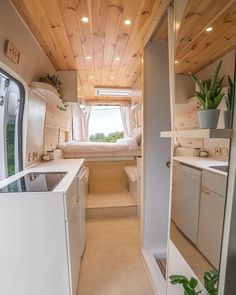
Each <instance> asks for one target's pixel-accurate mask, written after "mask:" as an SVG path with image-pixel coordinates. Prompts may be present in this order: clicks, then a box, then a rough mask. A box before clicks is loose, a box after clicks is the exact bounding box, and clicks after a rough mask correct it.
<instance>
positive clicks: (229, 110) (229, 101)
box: [224, 76, 234, 129]
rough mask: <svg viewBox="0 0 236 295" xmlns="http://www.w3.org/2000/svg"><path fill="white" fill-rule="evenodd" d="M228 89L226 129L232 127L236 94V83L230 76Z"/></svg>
mask: <svg viewBox="0 0 236 295" xmlns="http://www.w3.org/2000/svg"><path fill="white" fill-rule="evenodd" d="M228 82H229V86H228V90H227V93H226V95H225V104H226V107H227V111H224V125H225V128H226V129H229V128H231V118H232V107H233V95H234V84H233V81H232V80H231V78H230V76H228Z"/></svg>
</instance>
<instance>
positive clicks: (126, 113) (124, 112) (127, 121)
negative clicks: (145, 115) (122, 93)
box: [120, 106, 131, 137]
mask: <svg viewBox="0 0 236 295" xmlns="http://www.w3.org/2000/svg"><path fill="white" fill-rule="evenodd" d="M120 113H121V119H122V123H123V127H124V137H127V136H128V135H129V133H130V131H131V107H130V106H121V107H120Z"/></svg>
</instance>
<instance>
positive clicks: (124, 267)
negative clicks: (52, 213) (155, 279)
mask: <svg viewBox="0 0 236 295" xmlns="http://www.w3.org/2000/svg"><path fill="white" fill-rule="evenodd" d="M152 294H153V293H152V289H151V285H150V282H149V279H148V277H147V274H146V272H145V269H144V266H143V263H142V260H141V253H140V225H139V222H138V219H137V217H125V218H124V217H123V218H108V219H99V220H89V221H88V223H87V244H86V249H85V253H84V257H83V260H82V265H81V273H80V279H79V288H78V293H77V295H152Z"/></svg>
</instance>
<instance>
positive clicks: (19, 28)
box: [0, 0, 55, 85]
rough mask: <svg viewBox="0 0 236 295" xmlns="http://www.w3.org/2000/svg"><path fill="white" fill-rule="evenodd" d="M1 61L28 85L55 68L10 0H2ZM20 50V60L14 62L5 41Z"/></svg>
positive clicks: (0, 13) (0, 19)
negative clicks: (8, 41) (8, 53)
mask: <svg viewBox="0 0 236 295" xmlns="http://www.w3.org/2000/svg"><path fill="white" fill-rule="evenodd" d="M0 28H1V30H0V44H1V46H0V61H2V62H3V63H4V64H5V65H7V66H8V67H10V68H11V69H12V70H13V71H14V72H15V73H17V74H18V75H19V76H20V77H21V78H22V79H23V80H24V81H25V82H26V83H27V84H28V85H29V84H30V83H31V81H33V80H34V81H37V80H38V78H39V77H40V76H41V75H42V74H45V73H50V72H54V71H55V69H54V67H53V65H52V64H51V62H50V61H49V59H48V57H47V56H46V54H45V53H44V51H43V49H42V48H41V47H40V45H39V44H38V42H37V41H36V39H35V38H34V37H33V35H32V33H31V32H30V31H29V29H28V28H27V27H26V25H25V24H24V22H23V20H22V18H21V17H20V16H19V14H18V13H17V12H16V10H15V8H14V7H13V5H12V4H11V3H10V1H8V0H2V1H0ZM6 40H10V41H12V42H13V43H14V44H15V46H16V47H17V48H18V49H19V50H20V53H21V55H20V62H19V64H14V63H13V62H12V61H10V59H8V57H7V56H6V55H5V53H4V45H5V41H6Z"/></svg>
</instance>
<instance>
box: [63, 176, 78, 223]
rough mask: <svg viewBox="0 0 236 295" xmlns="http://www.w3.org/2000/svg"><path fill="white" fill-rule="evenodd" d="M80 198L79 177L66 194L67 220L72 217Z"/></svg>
mask: <svg viewBox="0 0 236 295" xmlns="http://www.w3.org/2000/svg"><path fill="white" fill-rule="evenodd" d="M77 198H78V185H77V176H76V177H75V178H74V180H73V181H72V183H71V185H70V187H69V189H68V190H67V192H66V213H67V218H68V217H69V216H70V212H71V210H72V208H73V206H74V204H75V202H76V200H77Z"/></svg>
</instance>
